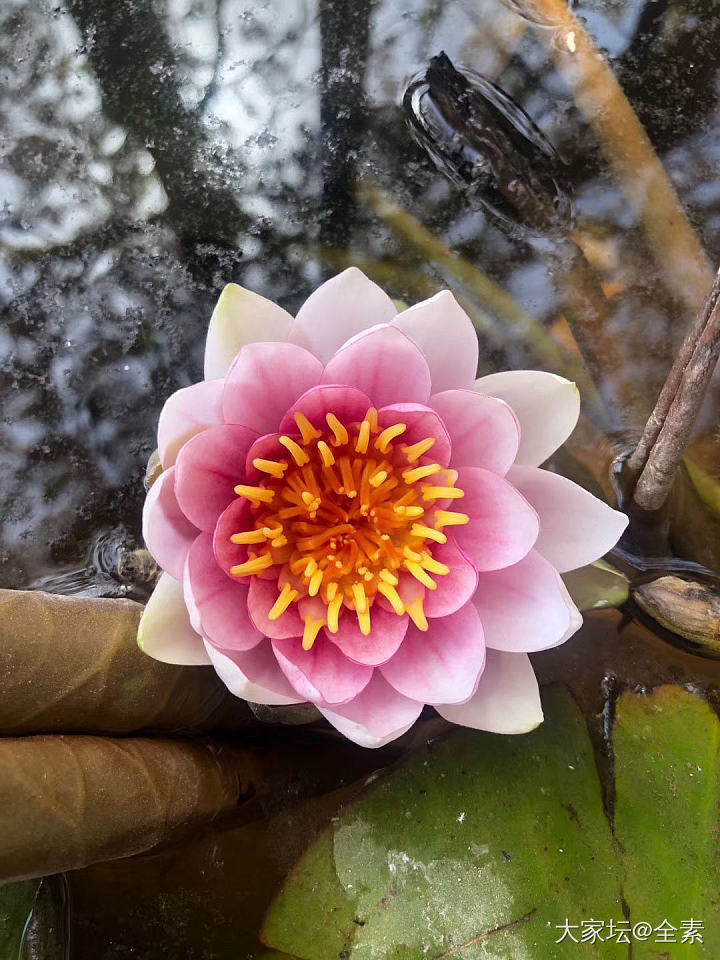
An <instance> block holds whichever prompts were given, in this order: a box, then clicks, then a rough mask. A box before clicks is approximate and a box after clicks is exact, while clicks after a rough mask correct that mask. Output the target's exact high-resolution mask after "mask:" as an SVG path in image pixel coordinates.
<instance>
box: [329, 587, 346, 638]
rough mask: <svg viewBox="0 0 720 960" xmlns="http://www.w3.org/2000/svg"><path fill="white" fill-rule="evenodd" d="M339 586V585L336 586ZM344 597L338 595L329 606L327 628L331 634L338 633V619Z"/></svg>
mask: <svg viewBox="0 0 720 960" xmlns="http://www.w3.org/2000/svg"><path fill="white" fill-rule="evenodd" d="M336 586H337V585H336ZM342 602H343V595H342V594H341V593H338V594H336V595H335V596H334V597H333V598H332V600H331V601H330V603H329V604H328V612H327V628H328V630H329V631H330V633H337V632H338V626H339V625H338V618H339V616H340V607H341V606H342Z"/></svg>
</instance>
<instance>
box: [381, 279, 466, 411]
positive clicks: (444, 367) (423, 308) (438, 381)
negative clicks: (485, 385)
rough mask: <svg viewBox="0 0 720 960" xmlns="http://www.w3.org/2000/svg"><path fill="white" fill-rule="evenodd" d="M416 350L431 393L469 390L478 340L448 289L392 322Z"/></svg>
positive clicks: (416, 305) (410, 309)
mask: <svg viewBox="0 0 720 960" xmlns="http://www.w3.org/2000/svg"><path fill="white" fill-rule="evenodd" d="M392 325H393V326H394V327H399V328H400V329H401V330H402V331H403V332H404V333H406V334H407V335H408V336H409V337H410V338H411V339H412V340H414V341H415V343H416V344H417V345H418V346H419V347H420V349H421V350H422V352H423V353H424V354H425V359H426V360H427V362H428V366H429V367H430V376H431V378H432V392H433V393H440V392H441V391H443V390H452V389H460V388H463V387H468V388H469V387H472V385H473V383H474V381H475V376H476V374H477V364H478V341H477V335H476V333H475V329H474V327H473V325H472V321H471V320H470V317H468V315H467V314H466V313H465V311H464V310H463V308H462V307H461V306H460V304H459V303H458V302H457V300H456V299H455V297H454V296H453V295H452V294H451V293H450V291H449V290H441V291H440V293H436V294H435V296H434V297H430V299H429V300H423V301H422V302H421V303H416V304H415V305H414V306H412V307H410V308H409V309H407V310H404V311H403V312H402V313H399V314H398V315H397V317H395V319H394V320H393V321H392Z"/></svg>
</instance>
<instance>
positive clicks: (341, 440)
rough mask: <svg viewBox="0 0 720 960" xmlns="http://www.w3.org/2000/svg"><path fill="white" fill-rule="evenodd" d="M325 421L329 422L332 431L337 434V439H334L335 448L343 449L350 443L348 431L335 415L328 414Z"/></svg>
mask: <svg viewBox="0 0 720 960" xmlns="http://www.w3.org/2000/svg"><path fill="white" fill-rule="evenodd" d="M325 419H326V420H327V425H328V426H329V427H330V429H331V430H332V432H333V433H334V434H335V438H334V440H333V446H334V447H342V446H343V445H344V444H346V443H347V442H348V432H347V430H346V429H345V427H344V426H343V425H342V424H341V423H340V421H339V420H338V418H337V417H336V416H335V414H334V413H327V414H326V415H325Z"/></svg>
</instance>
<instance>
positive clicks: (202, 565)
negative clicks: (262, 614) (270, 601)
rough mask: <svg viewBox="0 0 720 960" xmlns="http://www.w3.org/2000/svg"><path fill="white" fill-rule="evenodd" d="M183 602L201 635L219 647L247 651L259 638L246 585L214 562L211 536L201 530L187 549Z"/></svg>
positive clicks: (260, 634)
mask: <svg viewBox="0 0 720 960" xmlns="http://www.w3.org/2000/svg"><path fill="white" fill-rule="evenodd" d="M183 584H184V591H185V602H186V604H187V606H188V609H192V608H193V607H194V608H195V610H196V611H197V616H198V617H199V619H200V627H201V632H202V634H203V635H204V636H205V637H207V638H208V639H209V640H210V641H212V643H214V644H216V646H218V647H222V648H223V650H251V649H252V648H253V647H254V646H256V645H257V644H258V643H260V641H261V640H262V636H263V635H262V633H261V632H260V631H259V630H257V629H256V628H255V626H254V625H253V623H252V622H251V620H250V617H249V615H248V588H247V587H246V586H245V584H243V583H239V582H237V580H236V582H234V583H233V582H232V581H231V580H230V579H229V578H228V577H227V576H226V575H225V573H224V572H223V571H222V570H221V569H220V567H219V566H218V565H217V561H216V559H215V554H214V553H213V548H212V537H211V536H210V534H209V533H201V534H200V536H199V537H198V538H197V540H196V541H195V543H194V544H193V545H192V547H191V548H190V553H189V554H188V557H187V560H186V562H185V577H184V580H183Z"/></svg>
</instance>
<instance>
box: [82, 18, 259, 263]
mask: <svg viewBox="0 0 720 960" xmlns="http://www.w3.org/2000/svg"><path fill="white" fill-rule="evenodd" d="M69 8H70V12H71V13H72V15H73V16H74V18H75V20H76V21H77V24H78V26H79V27H80V29H81V31H82V33H83V36H84V37H85V41H86V44H87V49H88V59H89V61H90V64H91V66H92V68H93V70H94V71H95V74H96V76H97V80H98V83H99V85H100V89H101V91H102V97H103V108H104V111H105V113H106V115H107V116H108V117H110V119H111V120H113V121H114V122H115V123H118V124H121V125H122V126H123V127H125V128H126V129H128V130H130V131H132V133H134V135H135V137H136V138H137V139H138V140H139V141H140V143H142V144H144V145H145V146H146V147H147V149H148V150H149V151H150V153H151V154H152V156H153V159H154V160H155V167H156V170H157V173H158V176H159V177H160V180H161V182H162V185H163V187H164V188H165V192H166V194H167V196H168V201H169V205H168V210H167V213H166V215H165V216H166V219H167V220H168V222H169V223H170V225H171V226H172V228H173V229H174V230H175V232H176V233H177V235H178V237H179V238H180V240H181V241H182V242H183V243H184V244H195V243H213V244H219V245H221V246H228V247H229V246H233V245H234V243H235V239H236V236H237V234H238V232H240V231H241V230H242V229H243V228H244V226H245V224H246V222H247V218H246V217H245V215H244V214H243V213H242V211H241V210H240V209H239V207H238V205H237V202H236V199H235V197H234V195H233V193H232V191H231V190H229V189H228V188H227V187H226V186H225V185H224V184H223V183H222V182H221V179H220V175H219V173H218V174H215V175H214V174H213V171H211V170H210V169H209V168H208V162H207V145H206V142H205V137H204V135H203V131H202V128H201V127H200V124H199V123H198V121H197V120H196V119H195V118H194V117H193V116H192V114H191V113H190V112H189V111H188V110H187V109H186V108H185V106H184V105H183V102H182V99H181V97H180V92H179V89H178V80H177V76H176V70H177V60H176V57H175V53H174V51H173V49H172V46H171V44H170V42H169V40H168V38H167V36H166V33H165V29H164V24H163V23H162V21H161V20H160V18H159V17H158V16H157V14H156V13H155V10H154V7H153V3H152V0H135V2H133V3H115V2H113V0H69Z"/></svg>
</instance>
